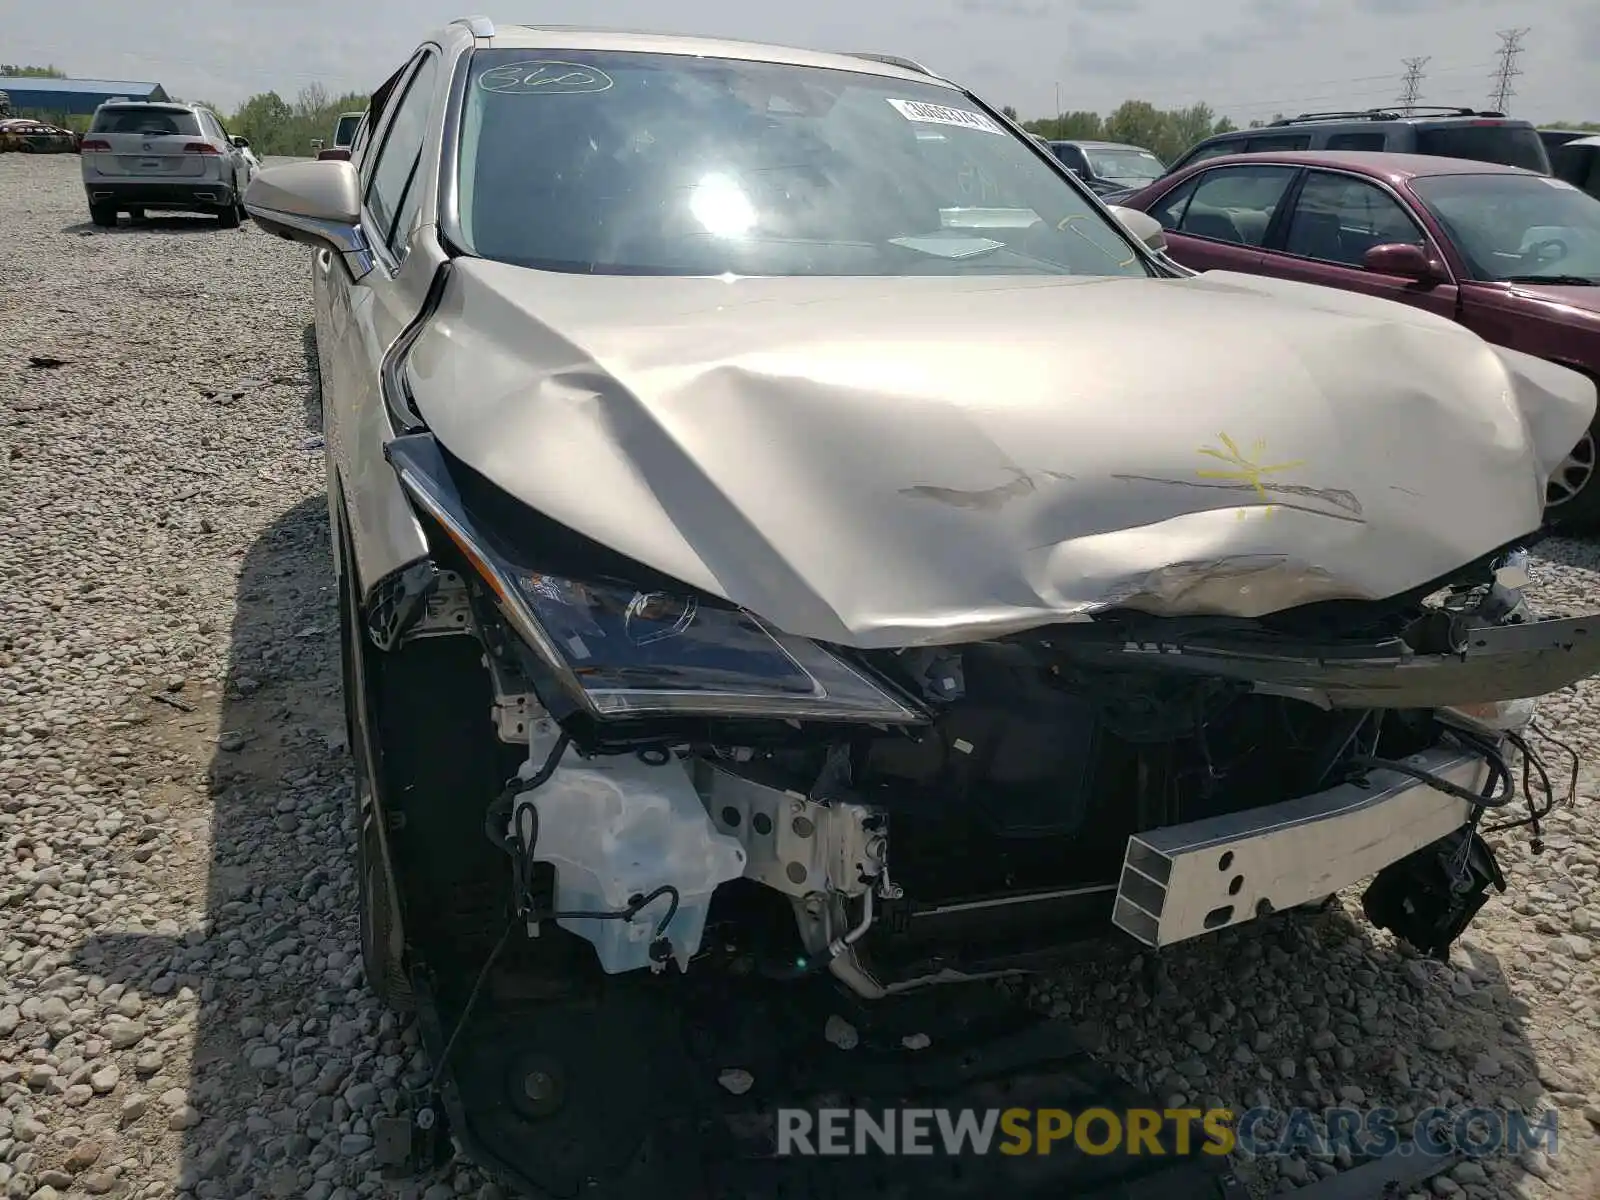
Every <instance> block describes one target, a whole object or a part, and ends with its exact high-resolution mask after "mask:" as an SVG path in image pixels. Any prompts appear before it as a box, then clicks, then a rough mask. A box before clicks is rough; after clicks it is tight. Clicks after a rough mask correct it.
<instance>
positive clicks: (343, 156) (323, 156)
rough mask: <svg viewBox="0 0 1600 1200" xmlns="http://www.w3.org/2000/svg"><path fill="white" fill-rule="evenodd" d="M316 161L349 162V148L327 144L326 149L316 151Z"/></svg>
mask: <svg viewBox="0 0 1600 1200" xmlns="http://www.w3.org/2000/svg"><path fill="white" fill-rule="evenodd" d="M317 161H318V162H349V161H350V148H349V147H348V146H329V147H328V148H327V149H326V150H318V151H317Z"/></svg>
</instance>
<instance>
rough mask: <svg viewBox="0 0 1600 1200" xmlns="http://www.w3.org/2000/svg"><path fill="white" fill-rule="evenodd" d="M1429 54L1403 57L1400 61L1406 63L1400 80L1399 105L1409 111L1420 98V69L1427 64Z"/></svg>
mask: <svg viewBox="0 0 1600 1200" xmlns="http://www.w3.org/2000/svg"><path fill="white" fill-rule="evenodd" d="M1431 57H1432V56H1431V55H1425V56H1423V57H1422V58H1405V59H1401V60H1400V61H1401V62H1403V63H1405V65H1406V75H1405V78H1404V79H1402V80H1401V81H1400V106H1401V107H1402V108H1404V109H1405V110H1406V111H1407V112H1410V111H1411V110H1412V109H1414V108H1415V107H1416V106H1417V101H1419V100H1421V99H1422V69H1423V68H1424V67H1426V66H1427V65H1428V61H1429V59H1430V58H1431Z"/></svg>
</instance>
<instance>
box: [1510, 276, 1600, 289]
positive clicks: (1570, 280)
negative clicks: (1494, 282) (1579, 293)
mask: <svg viewBox="0 0 1600 1200" xmlns="http://www.w3.org/2000/svg"><path fill="white" fill-rule="evenodd" d="M1500 282H1501V283H1553V284H1555V285H1556V286H1558V287H1600V279H1591V278H1589V276H1587V275H1506V276H1503V277H1502V278H1501V280H1500Z"/></svg>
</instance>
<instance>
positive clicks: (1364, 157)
mask: <svg viewBox="0 0 1600 1200" xmlns="http://www.w3.org/2000/svg"><path fill="white" fill-rule="evenodd" d="M1264 162H1273V163H1287V164H1292V165H1296V166H1307V167H1311V166H1317V167H1341V168H1343V169H1344V170H1347V171H1356V172H1358V173H1360V174H1362V175H1371V176H1373V177H1374V178H1378V179H1387V180H1389V181H1390V182H1392V183H1399V182H1403V181H1404V180H1407V179H1416V178H1420V177H1422V176H1426V175H1532V176H1535V177H1536V178H1539V177H1540V176H1539V173H1538V172H1537V171H1528V170H1524V169H1523V168H1522V167H1511V166H1507V165H1506V164H1505V163H1495V162H1483V161H1480V160H1479V159H1475V158H1445V157H1444V156H1443V155H1438V154H1390V153H1388V152H1386V151H1382V150H1272V151H1262V152H1258V153H1256V154H1219V155H1217V156H1216V157H1215V158H1207V159H1202V160H1201V161H1200V162H1198V163H1195V164H1193V166H1194V167H1195V168H1196V169H1200V168H1203V167H1215V166H1219V165H1222V164H1224V163H1264Z"/></svg>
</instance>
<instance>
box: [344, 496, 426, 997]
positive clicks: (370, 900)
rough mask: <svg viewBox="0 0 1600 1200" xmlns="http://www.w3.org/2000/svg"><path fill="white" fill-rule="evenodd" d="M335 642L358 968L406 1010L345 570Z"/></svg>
mask: <svg viewBox="0 0 1600 1200" xmlns="http://www.w3.org/2000/svg"><path fill="white" fill-rule="evenodd" d="M333 536H335V537H337V538H340V539H341V548H340V559H341V562H343V563H345V564H349V563H350V562H352V561H353V558H352V555H351V552H350V545H349V541H348V540H347V539H346V538H345V533H344V528H343V524H342V522H341V523H340V524H339V525H338V526H337V527H336V528H335V529H334V530H333ZM339 584H340V587H339V596H340V601H339V640H340V646H341V649H342V652H343V653H342V658H343V668H344V687H343V692H344V708H345V729H346V730H347V735H348V738H349V744H350V757H351V760H352V766H353V768H354V776H355V826H356V828H355V843H356V853H355V875H356V895H357V904H358V910H357V912H358V917H359V926H360V935H361V965H362V969H363V971H364V972H365V973H366V977H367V986H368V987H370V988H371V989H372V990H373V992H374V993H375V994H376V995H377V997H378V999H379V1000H381V1001H382V1002H383V1003H384V1004H385V1005H387V1006H388V1007H389V1008H391V1009H393V1010H394V1011H396V1012H400V1013H406V1012H411V1011H412V1010H414V1009H415V1008H416V995H415V993H414V992H413V991H412V988H411V981H410V979H409V978H408V976H407V975H406V969H405V963H404V961H403V958H402V957H400V956H397V955H396V954H395V953H394V948H393V946H391V945H390V939H391V937H392V936H393V934H394V900H393V897H394V896H395V886H394V876H393V872H392V868H391V864H390V861H389V857H388V855H387V854H386V853H385V846H384V839H383V833H382V830H381V829H380V828H379V825H378V822H379V821H380V820H382V819H383V818H382V816H381V813H382V810H383V806H382V798H381V796H380V795H379V791H378V789H379V788H381V786H382V772H381V770H380V769H379V766H378V761H379V760H378V757H377V755H378V747H377V745H376V744H375V736H376V735H375V732H374V729H373V724H374V722H373V715H374V707H375V706H374V703H373V700H374V697H373V695H372V692H371V690H370V689H371V683H370V676H369V674H368V670H367V667H368V661H369V655H370V653H371V647H370V644H369V643H368V642H367V639H366V638H365V637H364V636H363V635H362V631H361V628H360V619H359V617H358V615H357V612H356V604H357V602H356V585H355V581H354V579H353V578H352V577H351V575H350V572H349V569H348V566H346V568H345V569H344V570H342V571H341V572H340V574H339Z"/></svg>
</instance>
